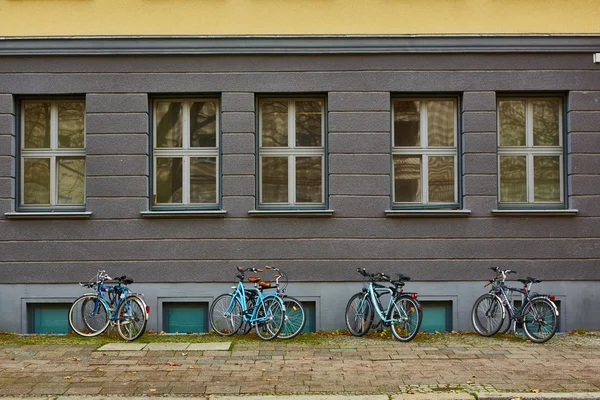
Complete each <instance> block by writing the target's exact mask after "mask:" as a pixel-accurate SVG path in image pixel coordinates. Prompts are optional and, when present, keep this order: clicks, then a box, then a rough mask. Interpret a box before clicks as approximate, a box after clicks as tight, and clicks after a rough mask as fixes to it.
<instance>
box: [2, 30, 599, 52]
mask: <svg viewBox="0 0 600 400" xmlns="http://www.w3.org/2000/svg"><path fill="white" fill-rule="evenodd" d="M599 47H600V37H599V36H598V35H444V36H434V35H430V36H426V35H397V36H383V35H382V36H374V35H373V36H367V35H329V36H317V35H314V36H311V35H304V36H293V35H289V36H267V35H264V36H258V35H256V36H254V35H249V36H197V37H181V36H163V37H156V36H154V37H153V36H97V37H90V36H80V37H52V38H49V37H46V38H44V37H31V38H29V37H28V38H25V37H16V38H14V37H13V38H9V37H4V38H1V40H0V54H2V55H57V54H64V55H88V54H256V53H262V54H316V53H318V54H364V53H390V54H394V53H481V52H485V53H494V52H519V53H537V52H582V51H587V52H592V53H593V52H597V50H598V48H599Z"/></svg>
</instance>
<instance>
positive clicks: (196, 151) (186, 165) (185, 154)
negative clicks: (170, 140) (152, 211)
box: [152, 97, 221, 209]
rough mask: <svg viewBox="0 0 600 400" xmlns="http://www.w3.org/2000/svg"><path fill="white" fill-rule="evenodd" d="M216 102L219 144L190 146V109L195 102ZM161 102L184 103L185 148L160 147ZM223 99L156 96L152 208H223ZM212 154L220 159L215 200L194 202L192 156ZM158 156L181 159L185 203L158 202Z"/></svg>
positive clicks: (182, 194)
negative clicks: (192, 193) (158, 136)
mask: <svg viewBox="0 0 600 400" xmlns="http://www.w3.org/2000/svg"><path fill="white" fill-rule="evenodd" d="M201 101H213V102H214V103H215V104H216V106H217V107H216V110H215V115H216V118H215V120H216V127H215V129H216V131H215V136H216V138H215V144H216V146H215V147H190V108H191V104H192V103H194V102H201ZM160 102H182V103H183V109H182V113H183V116H182V121H181V122H182V124H181V125H182V126H181V128H182V147H160V148H159V147H156V140H157V134H156V127H157V126H158V124H157V121H156V104H157V103H160ZM220 113H221V102H220V101H219V99H218V98H201V97H200V98H155V99H154V100H153V101H152V207H153V208H170V209H172V208H211V209H214V208H216V207H219V204H220V199H221V179H220V177H221V155H220V151H219V148H220V141H221V135H220V132H221V126H220V123H221V121H220V119H221V118H220ZM196 157H212V158H215V159H216V171H215V181H216V182H215V190H216V193H215V199H216V202H215V203H190V186H191V185H190V158H196ZM157 158H181V159H182V161H181V166H182V171H181V173H182V175H183V176H182V181H181V198H182V202H181V203H156V202H155V200H154V199H156V198H157V194H156V189H157V185H156V166H157V162H156V159H157Z"/></svg>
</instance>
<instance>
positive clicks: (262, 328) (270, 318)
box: [255, 297, 285, 340]
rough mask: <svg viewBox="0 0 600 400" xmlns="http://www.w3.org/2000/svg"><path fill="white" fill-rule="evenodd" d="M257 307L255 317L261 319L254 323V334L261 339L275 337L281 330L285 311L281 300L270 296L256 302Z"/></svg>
mask: <svg viewBox="0 0 600 400" xmlns="http://www.w3.org/2000/svg"><path fill="white" fill-rule="evenodd" d="M257 307H259V309H258V310H257V313H256V318H260V319H262V321H257V322H256V323H255V329H256V334H257V335H258V337H259V338H261V339H262V340H272V339H275V338H276V337H277V336H278V335H279V333H280V332H281V327H282V326H283V323H284V322H285V311H284V308H283V302H282V301H281V299H279V298H276V297H270V298H266V299H264V300H263V302H262V304H260V303H259V304H258V305H257Z"/></svg>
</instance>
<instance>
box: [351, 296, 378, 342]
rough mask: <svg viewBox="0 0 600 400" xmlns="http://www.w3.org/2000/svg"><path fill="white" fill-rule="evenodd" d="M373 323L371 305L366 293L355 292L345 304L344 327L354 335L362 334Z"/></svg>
mask: <svg viewBox="0 0 600 400" xmlns="http://www.w3.org/2000/svg"><path fill="white" fill-rule="evenodd" d="M372 323H373V305H372V304H371V300H370V299H369V298H368V297H367V294H366V293H356V294H355V295H354V296H352V297H350V300H348V305H346V327H347V328H348V330H349V331H350V333H351V334H353V335H354V336H363V335H364V334H365V333H367V332H368V331H369V329H370V328H371V324H372Z"/></svg>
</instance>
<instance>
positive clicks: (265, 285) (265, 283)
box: [258, 281, 271, 289]
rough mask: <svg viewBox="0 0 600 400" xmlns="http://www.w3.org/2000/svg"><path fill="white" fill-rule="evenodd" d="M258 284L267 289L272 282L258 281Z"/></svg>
mask: <svg viewBox="0 0 600 400" xmlns="http://www.w3.org/2000/svg"><path fill="white" fill-rule="evenodd" d="M258 286H260V287H261V288H264V289H267V288H270V287H271V282H264V281H263V282H258Z"/></svg>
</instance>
